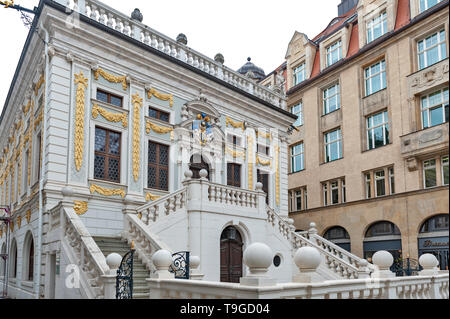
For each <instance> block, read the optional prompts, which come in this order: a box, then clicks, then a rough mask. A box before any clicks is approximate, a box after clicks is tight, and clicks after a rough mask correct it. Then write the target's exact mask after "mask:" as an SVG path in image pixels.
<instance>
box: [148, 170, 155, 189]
mask: <svg viewBox="0 0 450 319" xmlns="http://www.w3.org/2000/svg"><path fill="white" fill-rule="evenodd" d="M147 185H148V188H156V168H155V167H153V166H149V167H148V172H147Z"/></svg>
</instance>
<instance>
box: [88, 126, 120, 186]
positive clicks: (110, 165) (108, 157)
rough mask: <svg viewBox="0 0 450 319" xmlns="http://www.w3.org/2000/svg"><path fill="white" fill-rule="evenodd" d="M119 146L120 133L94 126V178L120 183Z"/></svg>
mask: <svg viewBox="0 0 450 319" xmlns="http://www.w3.org/2000/svg"><path fill="white" fill-rule="evenodd" d="M120 146H121V134H120V133H117V132H114V131H110V130H107V129H104V128H100V127H96V128H95V143H94V148H95V158H94V178H95V179H102V180H106V181H111V182H116V183H120Z"/></svg>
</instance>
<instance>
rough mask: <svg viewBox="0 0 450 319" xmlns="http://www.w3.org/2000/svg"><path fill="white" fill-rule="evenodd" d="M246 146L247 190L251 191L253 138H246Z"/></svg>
mask: <svg viewBox="0 0 450 319" xmlns="http://www.w3.org/2000/svg"><path fill="white" fill-rule="evenodd" d="M247 144H248V188H249V189H251V190H252V189H253V158H252V155H253V137H251V136H250V135H249V136H247Z"/></svg>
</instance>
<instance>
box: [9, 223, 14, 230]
mask: <svg viewBox="0 0 450 319" xmlns="http://www.w3.org/2000/svg"><path fill="white" fill-rule="evenodd" d="M9 229H11V232H13V231H14V222H13V221H11V222H10V223H9Z"/></svg>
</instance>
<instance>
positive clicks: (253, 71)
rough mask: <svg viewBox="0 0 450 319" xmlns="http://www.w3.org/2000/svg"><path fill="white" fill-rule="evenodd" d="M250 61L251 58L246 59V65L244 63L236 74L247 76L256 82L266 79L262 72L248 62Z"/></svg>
mask: <svg viewBox="0 0 450 319" xmlns="http://www.w3.org/2000/svg"><path fill="white" fill-rule="evenodd" d="M251 60H252V59H251V58H247V63H245V64H244V65H243V66H242V67H241V68H240V69H239V70H237V71H238V73H240V74H243V75H245V76H248V77H249V78H251V79H254V80H257V81H259V80H262V79H264V78H265V77H266V74H265V73H264V70H263V69H261V68H260V67H257V66H256V65H255V64H253V63H252V62H250V61H251Z"/></svg>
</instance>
